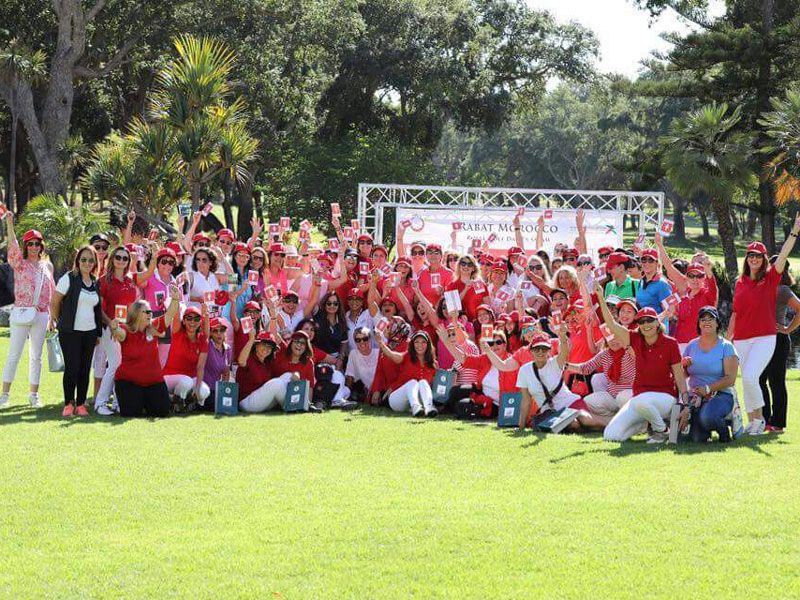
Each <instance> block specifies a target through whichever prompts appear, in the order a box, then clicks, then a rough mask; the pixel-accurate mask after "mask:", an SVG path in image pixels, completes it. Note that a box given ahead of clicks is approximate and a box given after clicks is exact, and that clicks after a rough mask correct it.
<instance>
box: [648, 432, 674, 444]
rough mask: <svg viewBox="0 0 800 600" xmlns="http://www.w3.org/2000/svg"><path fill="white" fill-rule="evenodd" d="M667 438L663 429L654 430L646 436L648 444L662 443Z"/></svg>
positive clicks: (667, 435)
mask: <svg viewBox="0 0 800 600" xmlns="http://www.w3.org/2000/svg"><path fill="white" fill-rule="evenodd" d="M668 439H669V434H668V433H667V432H666V430H664V431H654V432H653V433H651V434H650V437H649V438H647V443H648V444H663V443H664V442H666V441H667V440H668Z"/></svg>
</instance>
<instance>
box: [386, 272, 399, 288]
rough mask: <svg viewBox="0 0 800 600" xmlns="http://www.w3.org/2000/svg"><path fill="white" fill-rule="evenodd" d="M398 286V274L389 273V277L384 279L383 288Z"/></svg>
mask: <svg viewBox="0 0 800 600" xmlns="http://www.w3.org/2000/svg"><path fill="white" fill-rule="evenodd" d="M398 285H400V273H394V272H393V273H389V276H388V277H387V278H386V284H385V287H390V288H393V287H397V286H398Z"/></svg>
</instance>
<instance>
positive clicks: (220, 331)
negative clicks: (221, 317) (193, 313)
mask: <svg viewBox="0 0 800 600" xmlns="http://www.w3.org/2000/svg"><path fill="white" fill-rule="evenodd" d="M227 330H228V329H227V327H215V328H214V329H212V330H211V333H225V332H226V331H227Z"/></svg>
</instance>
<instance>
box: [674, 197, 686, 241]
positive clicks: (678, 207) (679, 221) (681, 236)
mask: <svg viewBox="0 0 800 600" xmlns="http://www.w3.org/2000/svg"><path fill="white" fill-rule="evenodd" d="M685 209H686V205H685V204H684V203H683V201H682V200H678V199H673V200H672V212H673V215H672V219H673V222H674V224H675V227H674V228H673V230H672V235H673V237H674V239H675V240H676V241H678V242H685V241H686V220H685V219H684V218H683V213H684V211H685Z"/></svg>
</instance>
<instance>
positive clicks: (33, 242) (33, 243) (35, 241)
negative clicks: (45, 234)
mask: <svg viewBox="0 0 800 600" xmlns="http://www.w3.org/2000/svg"><path fill="white" fill-rule="evenodd" d="M41 245H42V242H40V241H39V240H33V241H32V242H28V246H41Z"/></svg>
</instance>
